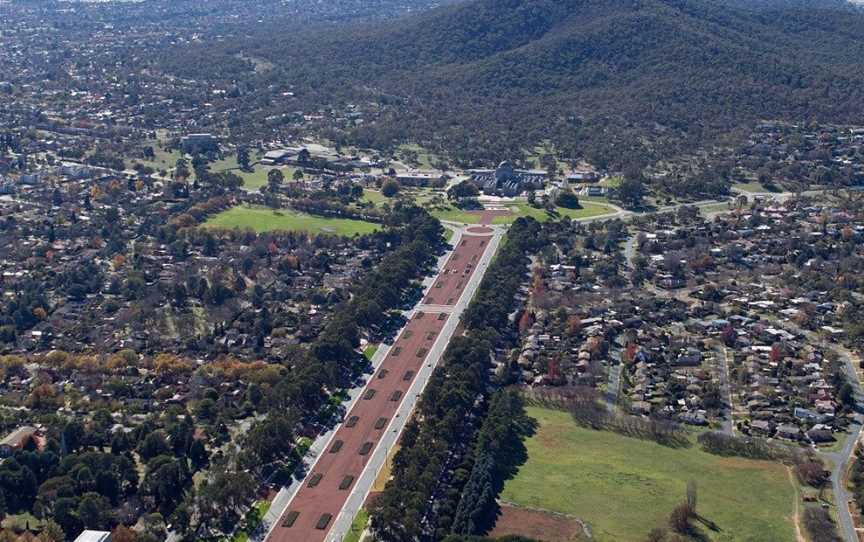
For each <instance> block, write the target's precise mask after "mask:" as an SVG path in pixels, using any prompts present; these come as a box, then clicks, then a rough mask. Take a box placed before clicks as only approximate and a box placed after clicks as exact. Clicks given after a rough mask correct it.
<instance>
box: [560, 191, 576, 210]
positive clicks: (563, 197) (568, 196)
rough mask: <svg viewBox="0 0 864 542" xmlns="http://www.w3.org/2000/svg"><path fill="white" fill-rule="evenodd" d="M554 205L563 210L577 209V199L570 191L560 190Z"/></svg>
mask: <svg viewBox="0 0 864 542" xmlns="http://www.w3.org/2000/svg"><path fill="white" fill-rule="evenodd" d="M555 205H557V206H558V207H564V208H565V209H578V208H579V197H578V196H577V195H576V194H574V193H573V191H572V190H561V191H560V192H559V193H558V196H557V197H556V198H555Z"/></svg>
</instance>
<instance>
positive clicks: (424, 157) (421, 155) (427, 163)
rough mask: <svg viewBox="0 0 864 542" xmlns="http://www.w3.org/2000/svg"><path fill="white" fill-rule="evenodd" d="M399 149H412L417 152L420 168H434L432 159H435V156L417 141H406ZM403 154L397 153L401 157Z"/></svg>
mask: <svg viewBox="0 0 864 542" xmlns="http://www.w3.org/2000/svg"><path fill="white" fill-rule="evenodd" d="M397 151H411V152H416V153H417V166H416V167H418V168H420V169H432V160H434V159H435V156H434V155H433V154H431V153H429V152H428V151H427V150H426V149H424V148H423V147H421V146H420V145H417V144H416V143H410V144H408V143H406V144H403V145H399V147H398V149H397ZM401 156H402V153H401V152H397V153H396V157H397V158H400V157H401Z"/></svg>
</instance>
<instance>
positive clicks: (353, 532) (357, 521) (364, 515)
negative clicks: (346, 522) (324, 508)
mask: <svg viewBox="0 0 864 542" xmlns="http://www.w3.org/2000/svg"><path fill="white" fill-rule="evenodd" d="M368 523H369V512H367V511H366V509H365V508H361V509H360V511H359V512H357V515H356V516H354V521H352V522H351V529H350V530H349V531H348V534H346V535H345V538H343V539H342V542H360V537H361V536H363V531H365V530H366V525H367V524H368Z"/></svg>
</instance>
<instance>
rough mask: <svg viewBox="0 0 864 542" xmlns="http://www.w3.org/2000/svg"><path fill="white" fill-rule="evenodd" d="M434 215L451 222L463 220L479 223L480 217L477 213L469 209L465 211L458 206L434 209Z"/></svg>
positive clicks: (463, 222)
mask: <svg viewBox="0 0 864 542" xmlns="http://www.w3.org/2000/svg"><path fill="white" fill-rule="evenodd" d="M432 216H434V217H435V218H437V219H438V220H447V221H450V222H461V223H462V224H479V223H480V217H479V216H478V215H476V214H473V213H471V212H469V211H463V210H462V209H457V208H456V207H449V208H447V209H437V210H434V211H432Z"/></svg>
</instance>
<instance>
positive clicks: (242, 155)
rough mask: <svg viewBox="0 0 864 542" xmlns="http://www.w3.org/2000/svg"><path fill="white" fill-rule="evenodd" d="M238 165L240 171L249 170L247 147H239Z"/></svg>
mask: <svg viewBox="0 0 864 542" xmlns="http://www.w3.org/2000/svg"><path fill="white" fill-rule="evenodd" d="M237 165H239V166H240V169H243V170H247V169H249V149H247V148H246V147H245V146H242V145H241V146H239V147H237Z"/></svg>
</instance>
